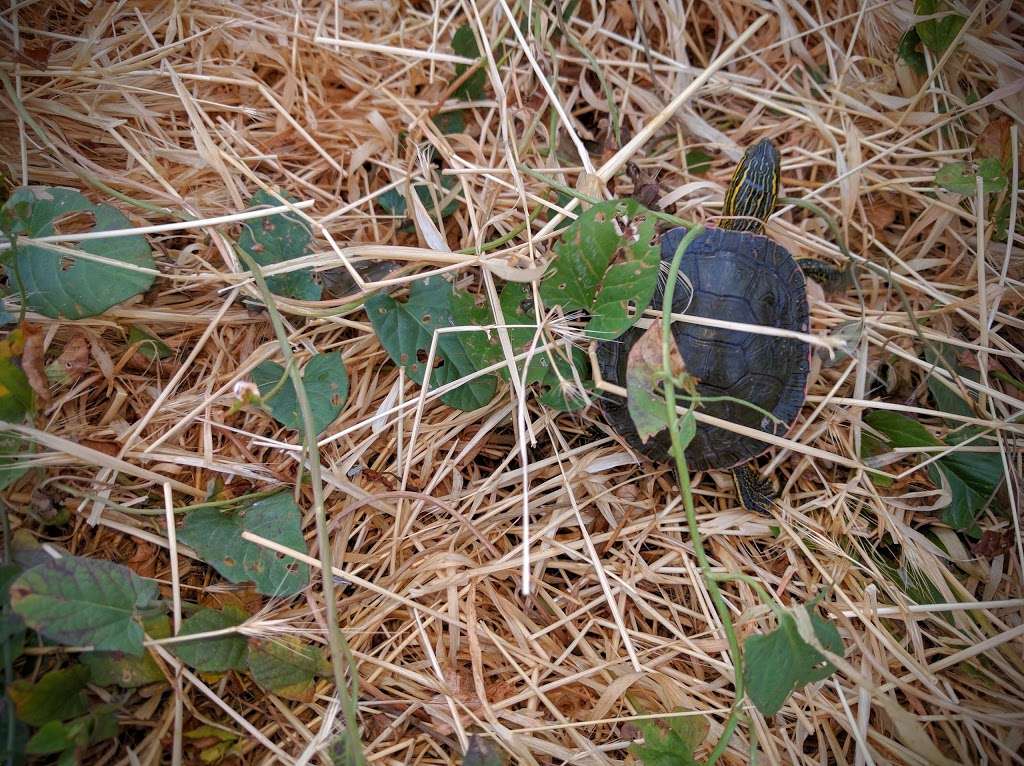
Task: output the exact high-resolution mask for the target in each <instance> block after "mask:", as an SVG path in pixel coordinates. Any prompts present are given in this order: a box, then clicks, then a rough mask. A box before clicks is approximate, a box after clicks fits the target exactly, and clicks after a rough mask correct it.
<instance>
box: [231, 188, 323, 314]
mask: <svg viewBox="0 0 1024 766" xmlns="http://www.w3.org/2000/svg"><path fill="white" fill-rule="evenodd" d="M281 196H282V197H283V198H284V199H286V200H287V201H288V202H294V201H295V200H294V198H293V197H291V196H289V195H287V194H282V195H281ZM280 204H281V201H280V200H279V199H277V197H273V196H271V195H270V194H267V193H266V192H265V191H263V190H262V189H261V190H260V191H258V192H256V194H254V195H253V198H252V200H251V201H250V202H249V209H250V210H253V209H255V208H260V207H278V206H279V205H280ZM312 240H313V236H312V234H311V233H310V231H309V227H308V226H307V225H306V223H305V221H303V220H302V219H301V218H299V217H298V216H297V215H295V214H294V213H275V214H274V215H268V216H265V217H264V218H254V219H252V220H251V221H243V222H242V231H241V233H240V234H239V236H238V246H239V247H240V248H242V249H243V250H244V251H245V252H247V253H248V254H249V255H251V256H252V258H253V260H254V261H256V263H258V264H259V265H260V266H273V265H275V264H278V263H285V262H287V261H291V260H294V259H296V258H301V257H302V256H304V255H306V254H307V252H308V250H309V243H310V242H311V241H312ZM267 287H269V288H270V292H272V293H274V294H275V295H284V296H286V297H288V298H297V299H299V300H303V301H318V300H320V285H319V284H317V282H316V280H314V279H313V270H312V269H311V268H309V269H299V270H298V271H291V272H289V273H287V274H277V275H275V276H269V277H267Z"/></svg>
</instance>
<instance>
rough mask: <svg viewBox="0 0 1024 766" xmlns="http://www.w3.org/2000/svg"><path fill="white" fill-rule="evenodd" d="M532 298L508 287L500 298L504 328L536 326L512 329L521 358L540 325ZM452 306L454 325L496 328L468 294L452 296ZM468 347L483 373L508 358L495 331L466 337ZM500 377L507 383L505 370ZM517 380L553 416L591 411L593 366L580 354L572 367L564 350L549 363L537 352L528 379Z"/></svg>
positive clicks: (525, 289)
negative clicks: (588, 407) (534, 390)
mask: <svg viewBox="0 0 1024 766" xmlns="http://www.w3.org/2000/svg"><path fill="white" fill-rule="evenodd" d="M530 296H531V293H530V291H529V286H528V285H525V284H522V283H519V282H508V283H507V284H506V285H505V287H504V288H502V291H501V295H500V296H499V298H498V303H499V305H500V307H501V312H502V315H503V321H504V323H505V324H506V325H533V326H534V327H509V328H508V336H509V342H510V343H511V344H512V348H513V350H514V351H515V352H516V353H517V354H518V353H519V352H521V351H524V350H526V349H527V348H528V346H529V344H531V343H532V342H533V337H534V333H535V329H534V328H535V326H536V325H535V323H536V321H537V320H536V316H535V315H534V313H533V309H532V308H531V305H532V302H533V301H532V298H531V297H530ZM451 305H452V319H453V322H454V323H455V324H456V325H474V324H475V325H488V324H492V323H493V322H494V319H493V317H492V316H491V312H490V311H489V309H488V308H487V307H486V306H477V305H476V303H475V301H474V298H473V296H472V295H470V294H469V293H463V292H459V291H456V292H455V293H454V294H453V296H452V301H451ZM464 343H465V347H466V351H467V353H468V354H469V357H470V359H472V361H473V363H474V364H475V365H476V367H477V369H483V368H484V367H487V366H489V365H491V364H494V363H495V362H499V361H502V360H504V358H505V357H504V354H503V353H502V351H501V345H500V344H499V343H498V342H497V337H496V334H495V332H494V331H491V333H490V335H488V334H487V333H485V332H484V331H483V330H481V331H480V332H475V333H465V338H464ZM552 358H553V360H554V362H552ZM520 364H521V363H520ZM574 369H575V374H574V372H573V370H574ZM498 374H499V375H500V376H501V377H502V379H504V380H508V379H509V374H508V368H507V367H502V368H501V369H500V370H499V371H498ZM519 374H520V376H521V377H522V379H523V382H524V384H525V385H533V384H536V385H537V386H538V388H539V389H540V394H539V396H538V397H537V398H538V400H539V401H540V402H541V403H542V404H544V405H545V406H547V407H550V408H551V409H553V410H556V411H558V412H575V411H577V410H579V409H582V408H583V407H585V406H586V405H587V399H586V398H584V395H583V392H584V391H587V392H589V391H590V390H591V389H592V385H591V380H590V377H589V376H590V365H589V364H588V362H587V358H586V354H585V353H584V352H583V351H582V350H581V349H578V348H573V349H572V354H571V362H570V360H568V359H566V358H565V354H564V352H563V351H562V350H560V349H559V350H552V351H551V357H549V356H548V354H547V353H545V352H543V351H541V352H538V353H536V354H534V355H533V357H532V358H531V359H530V365H529V369H527V370H526V373H525V374H524V373H523V369H522V367H520V368H519ZM581 384H582V385H581Z"/></svg>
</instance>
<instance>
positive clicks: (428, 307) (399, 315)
mask: <svg viewBox="0 0 1024 766" xmlns="http://www.w3.org/2000/svg"><path fill="white" fill-rule="evenodd" d="M366 314H367V316H368V317H369V318H370V324H371V325H373V329H374V332H376V333H377V337H378V338H379V339H380V342H381V345H382V346H383V347H384V350H385V351H387V352H388V356H389V357H391V361H392V362H394V363H395V364H396V365H399V366H401V367H404V368H405V371H406V374H407V375H408V376H409V377H410V378H412V379H413V380H414V381H416V382H417V383H419V384H420V385H423V381H424V379H425V376H426V364H427V357H428V354H429V352H430V344H431V339H432V338H433V335H434V332H435V331H436V330H440V329H443V328H446V327H454V326H455V323H454V322H453V320H452V286H451V284H450V283H449V282H448V281H447V280H445V279H442V278H441V277H427V278H425V279H421V280H419V281H417V282H414V283H413V284H412V287H411V288H410V289H409V298H408V299H407V300H406V301H403V302H400V301H397V300H395V299H394V298H392V297H391V296H390V295H375V296H373V297H372V298H370V299H369V300H367V301H366ZM478 334H479V333H475V332H473V333H462V332H458V333H451V332H449V333H441V334H439V335H438V336H437V349H436V353H435V356H434V370H433V372H432V373H431V375H430V389H431V390H434V389H436V388H438V387H439V386H443V385H445V384H447V383H451V382H454V381H456V380H459V379H460V378H462V377H465V376H466V375H471V374H473V373H474V372H476V371H477V370H478V369H479V367H478V366H477V364H475V363H474V358H473V356H472V354H471V352H470V350H469V347H471V346H473V345H474V343H477V342H478V339H477V340H474V339H472V338H467V337H466V336H468V335H470V336H471V335H478ZM496 390H497V378H496V377H495V376H494V375H485V376H482V377H477V378H474V379H473V380H468V381H466V382H465V383H463V384H462V385H461V386H459V387H458V388H455V389H454V390H452V391H448V392H447V393H445V394H443V395H442V396H441V401H443V402H444V403H445V404H447V405H449V406H450V407H455V408H456V409H460V410H475V409H478V408H480V407H483V406H484V405H485V404H487V403H488V402H489V401H490V400H491V399H492V398H493V397H494V393H495V391H496Z"/></svg>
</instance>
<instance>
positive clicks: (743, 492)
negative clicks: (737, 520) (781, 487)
mask: <svg viewBox="0 0 1024 766" xmlns="http://www.w3.org/2000/svg"><path fill="white" fill-rule="evenodd" d="M732 478H733V481H735V482H736V491H737V492H739V495H740V503H742V504H743V507H744V508H746V509H747V510H748V511H753V512H754V513H764V514H767V513H768V508H769V507H771V504H772V501H773V500H774V499H775V487H773V486H772V483H771V481H770V480H768V479H762V478H761V477H760V476H758V475H757V473H756V472H755V471H754V469H752V468H751V467H750V466H749V465H741V466H739V467H738V468H734V469H733V471H732Z"/></svg>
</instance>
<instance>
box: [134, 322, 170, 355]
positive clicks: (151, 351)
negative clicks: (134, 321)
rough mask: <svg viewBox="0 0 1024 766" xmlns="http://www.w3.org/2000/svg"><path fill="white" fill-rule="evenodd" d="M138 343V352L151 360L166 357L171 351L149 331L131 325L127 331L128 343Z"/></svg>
mask: <svg viewBox="0 0 1024 766" xmlns="http://www.w3.org/2000/svg"><path fill="white" fill-rule="evenodd" d="M136 343H138V344H139V353H140V354H142V355H143V356H144V357H146V358H147V359H149V360H150V361H151V362H153V361H156V360H157V359H166V358H167V357H169V356H170V355H171V353H172V351H171V347H170V346H168V345H167V344H166V343H164V342H163V341H162V340H160V339H159V338H158V337H156V336H155V335H153V334H152V333H150V332H147V331H146V330H144V329H142V328H141V327H138V326H136V325H132V326H131V329H130V330H129V331H128V345H129V346H134V345H135V344H136Z"/></svg>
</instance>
